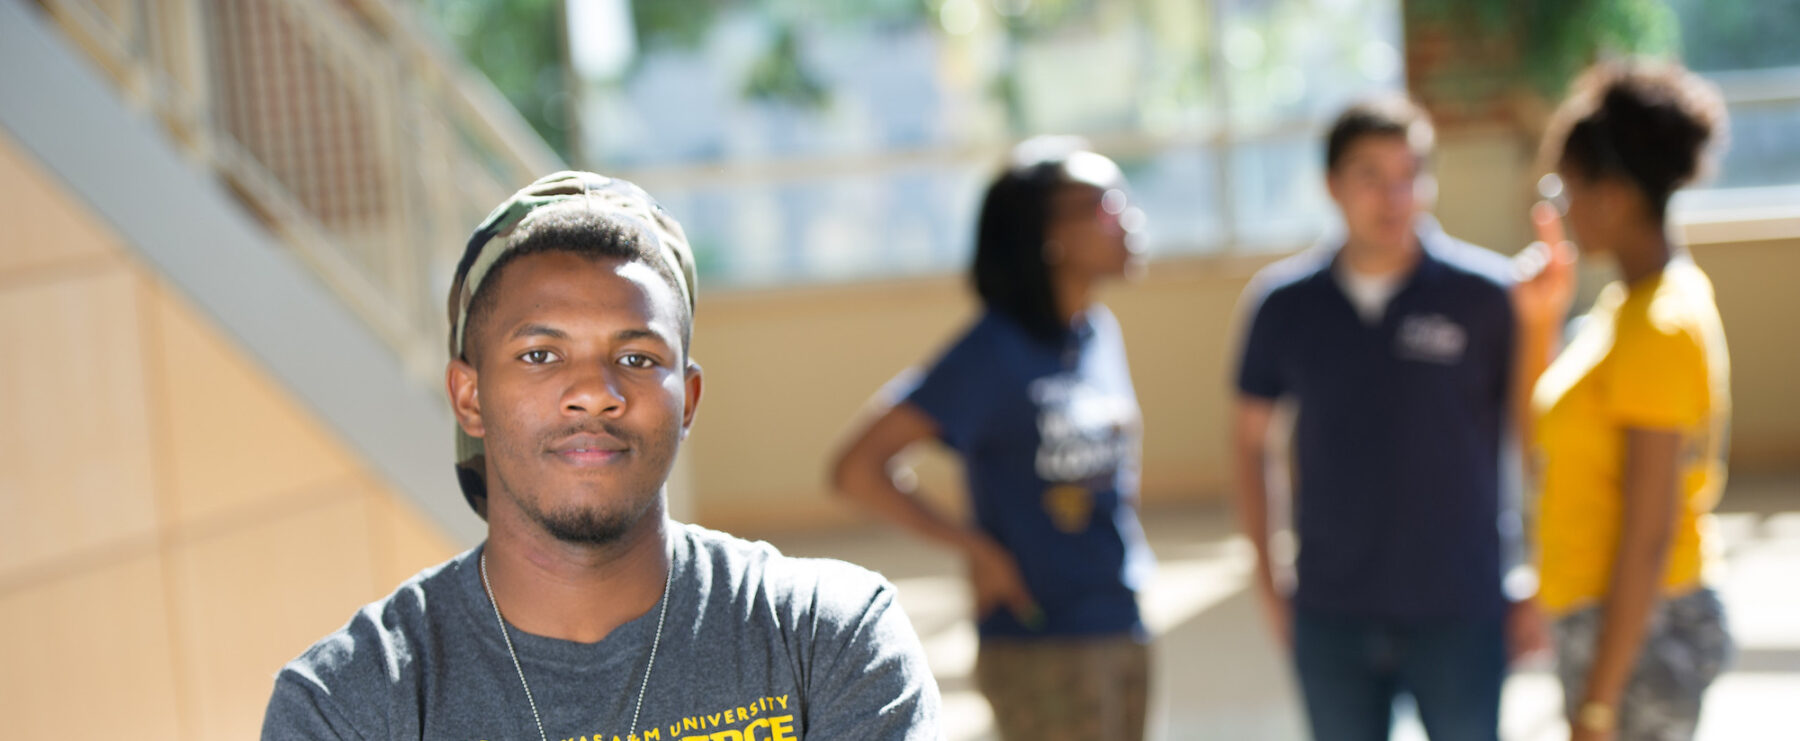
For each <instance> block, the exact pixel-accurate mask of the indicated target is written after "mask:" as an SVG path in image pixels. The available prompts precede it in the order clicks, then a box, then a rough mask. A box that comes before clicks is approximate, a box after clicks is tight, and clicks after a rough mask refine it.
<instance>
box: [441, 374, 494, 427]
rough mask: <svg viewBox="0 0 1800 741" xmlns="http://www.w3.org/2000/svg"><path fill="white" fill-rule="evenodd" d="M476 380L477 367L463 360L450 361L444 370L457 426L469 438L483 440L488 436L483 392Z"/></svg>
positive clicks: (445, 383) (451, 409)
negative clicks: (483, 418) (483, 408)
mask: <svg viewBox="0 0 1800 741" xmlns="http://www.w3.org/2000/svg"><path fill="white" fill-rule="evenodd" d="M475 380H476V374H475V366H473V365H470V364H469V361H467V360H463V359H462V358H457V359H455V360H452V361H450V365H449V366H448V367H446V368H445V369H444V387H445V390H447V391H448V392H449V394H450V411H451V412H453V413H455V414H456V424H457V425H458V426H461V427H462V431H463V432H464V433H465V434H467V435H468V436H469V437H473V438H481V437H485V436H486V435H487V428H486V427H483V426H482V424H481V392H480V390H478V389H477V387H476V383H475Z"/></svg>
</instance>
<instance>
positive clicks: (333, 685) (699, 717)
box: [262, 523, 943, 741]
mask: <svg viewBox="0 0 1800 741" xmlns="http://www.w3.org/2000/svg"><path fill="white" fill-rule="evenodd" d="M670 539H671V540H672V541H674V548H673V551H674V564H673V566H672V568H673V569H674V571H673V576H672V578H673V581H672V582H671V583H670V586H669V597H668V598H669V608H668V618H667V622H666V624H665V626H664V628H663V636H662V643H661V646H660V648H658V650H657V655H656V663H655V666H654V667H653V669H652V671H651V673H650V679H649V686H648V690H647V691H646V692H645V693H644V706H643V716H642V718H641V719H640V720H639V722H638V726H639V727H638V728H630V729H628V728H626V727H625V726H626V725H628V724H630V722H631V714H632V709H633V707H634V706H635V705H636V703H637V698H638V691H639V683H640V682H641V681H642V680H643V678H644V668H645V662H646V661H648V660H649V658H650V656H649V653H650V644H651V640H652V638H654V636H655V632H656V623H657V613H658V611H659V609H660V603H659V604H658V606H656V607H652V608H651V609H650V611H649V612H647V613H645V614H644V615H643V616H641V617H639V618H637V619H635V620H632V621H631V622H628V623H626V624H624V625H621V626H619V627H618V628H617V629H614V630H613V631H612V633H611V634H609V635H607V637H606V638H605V639H603V640H601V641H600V642H598V643H591V644H590V643H575V642H571V641H564V640H558V639H554V638H546V637H542V636H535V635H531V634H528V633H524V632H521V631H519V630H517V629H516V628H513V627H512V626H510V625H509V626H507V630H508V631H509V634H510V635H511V636H512V643H513V647H514V649H516V650H517V652H518V656H519V663H520V665H521V666H522V668H523V670H524V672H525V678H526V680H527V681H529V682H530V685H531V692H532V695H533V697H534V698H535V699H536V701H537V708H538V711H539V713H541V714H542V716H543V722H544V732H545V733H546V734H547V735H548V736H549V737H550V738H551V739H556V740H558V741H562V740H564V739H582V740H583V741H601V740H602V739H604V740H605V741H613V740H614V739H615V738H616V739H618V740H619V741H688V740H691V739H703V740H705V741H752V740H754V741H774V740H775V739H800V738H812V739H939V738H942V737H943V734H942V731H941V730H940V729H939V727H938V704H939V700H938V689H937V683H936V682H935V681H934V680H933V679H932V677H931V672H930V670H929V669H928V668H927V667H926V665H925V655H924V652H923V650H922V649H921V647H920V645H919V639H918V636H917V635H916V634H915V633H914V632H913V629H912V624H911V623H910V622H909V621H908V620H907V619H906V615H905V613H904V612H902V611H901V609H900V605H899V604H898V603H896V602H895V601H894V588H893V586H892V585H891V584H889V583H888V582H887V581H886V580H884V579H882V578H881V577H880V576H879V575H877V574H874V573H872V572H870V571H868V570H865V569H862V568H859V567H856V566H852V565H850V564H846V563H841V562H838V561H828V560H813V559H799V558H789V557H786V556H782V555H781V554H780V553H779V552H777V551H776V550H775V548H774V547H773V546H770V545H768V544H767V543H751V542H749V541H744V540H739V539H737V538H734V537H732V536H730V535H726V534H724V533H720V532H715V531H712V530H707V529H705V528H701V527H698V526H694V525H683V524H679V523H670ZM480 554H481V547H476V548H475V549H474V550H471V551H468V552H466V553H463V554H462V555H459V556H457V557H455V558H453V559H451V560H449V561H448V562H446V563H444V564H441V565H439V566H435V567H432V568H430V569H427V570H425V571H423V572H420V573H419V575H417V576H415V577H413V578H412V579H410V580H408V581H407V582H406V583H404V584H402V585H400V588H399V589H397V590H395V591H394V593H393V594H391V595H389V596H388V597H387V598H385V599H382V600H380V601H377V602H374V603H372V604H370V605H368V606H367V607H364V608H363V609H362V610H361V611H359V612H358V613H357V614H356V616H355V617H353V618H351V620H350V622H349V624H347V625H345V626H344V627H343V628H342V629H340V630H338V631H337V632H336V633H333V634H331V635H329V636H326V637H325V638H324V640H321V641H319V642H318V643H317V644H315V645H313V647H312V648H310V649H308V650H307V651H306V653H304V654H301V656H300V657H299V658H298V659H295V660H294V661H292V662H290V663H289V664H288V665H287V666H286V667H284V668H283V669H282V670H281V673H280V674H279V675H277V676H276V678H275V692H274V696H273V697H271V698H270V700H269V709H268V713H267V715H266V716H265V717H264V719H263V731H262V737H263V739H264V741H288V740H289V739H338V738H342V739H399V738H407V739H432V740H433V741H436V740H438V739H444V740H446V741H499V740H500V739H514V740H528V741H536V739H537V738H538V729H537V726H536V725H535V724H534V723H533V721H532V715H531V708H530V706H529V705H527V703H526V701H525V692H524V690H523V689H522V688H521V686H520V683H519V675H518V672H517V671H515V670H514V668H513V663H512V659H511V658H510V657H509V656H508V655H507V651H506V645H505V644H504V643H502V642H501V639H500V629H499V626H498V625H497V624H496V623H495V621H494V612H493V607H492V606H491V603H490V602H489V601H488V598H487V594H486V592H484V591H483V589H482V586H481V576H480V572H479V568H478V563H479V562H478V558H479V556H480Z"/></svg>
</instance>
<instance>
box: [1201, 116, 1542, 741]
mask: <svg viewBox="0 0 1800 741" xmlns="http://www.w3.org/2000/svg"><path fill="white" fill-rule="evenodd" d="M1432 139H1433V132H1432V128H1431V124H1430V122H1429V121H1428V120H1427V118H1426V116H1425V114H1424V112H1423V111H1422V110H1420V109H1419V108H1418V107H1417V106H1416V105H1414V104H1413V103H1412V102H1411V101H1408V100H1406V99H1404V98H1399V97H1395V98H1388V99H1380V100H1372V101H1368V102H1364V103H1360V104H1358V105H1355V106H1352V107H1351V108H1350V109H1349V110H1347V111H1345V112H1344V114H1343V115H1342V116H1340V117H1339V118H1338V120H1337V122H1336V124H1335V125H1334V126H1333V127H1332V130H1331V133H1330V136H1329V138H1328V141H1327V144H1326V170H1327V173H1326V180H1327V186H1328V187H1329V189H1330V192H1331V197H1332V200H1333V201H1335V202H1336V204H1337V206H1338V208H1339V210H1340V211H1341V212H1342V215H1343V221H1344V226H1345V234H1344V235H1343V237H1342V238H1341V239H1334V240H1330V241H1328V242H1326V243H1323V244H1321V245H1320V246H1319V247H1317V248H1314V249H1312V250H1309V251H1307V252H1304V253H1302V254H1300V255H1297V256H1295V257H1292V258H1289V259H1287V260H1284V261H1282V262H1279V263H1276V264H1274V265H1271V266H1269V267H1268V268H1266V269H1264V270H1263V271H1262V272H1261V273H1259V274H1258V275H1257V277H1256V279H1255V280H1254V281H1253V282H1252V284H1251V285H1250V287H1249V288H1248V289H1247V291H1246V295H1245V306H1246V317H1245V318H1246V320H1247V325H1246V326H1247V331H1246V333H1245V338H1244V343H1243V346H1242V355H1241V357H1240V359H1239V364H1238V375H1237V389H1236V391H1237V400H1236V403H1235V409H1234V417H1235V419H1234V426H1235V429H1234V444H1235V445H1234V447H1235V455H1234V465H1235V469H1236V475H1237V482H1238V486H1237V489H1238V504H1239V508H1240V520H1241V524H1242V525H1243V527H1244V529H1245V531H1246V533H1247V534H1248V535H1249V536H1250V538H1251V541H1252V542H1253V543H1254V544H1255V546H1256V554H1257V569H1256V584H1257V589H1258V591H1259V593H1260V596H1261V597H1262V601H1263V604H1264V605H1265V606H1266V608H1267V614H1268V617H1269V620H1270V624H1271V627H1272V628H1273V630H1274V631H1275V633H1276V635H1277V636H1278V637H1279V638H1280V639H1281V641H1282V642H1283V644H1284V646H1286V647H1288V648H1291V650H1292V654H1293V659H1294V666H1295V669H1296V672H1297V674H1298V677H1299V680H1300V688H1301V691H1302V694H1303V695H1304V697H1305V703H1306V710H1307V715H1308V718H1309V720H1310V723H1311V727H1312V731H1313V736H1314V738H1316V739H1320V741H1337V740H1339V739H1348V740H1357V741H1360V740H1363V739H1369V740H1376V739H1386V738H1388V734H1389V731H1390V728H1391V726H1392V715H1393V711H1392V708H1393V704H1394V700H1395V698H1396V697H1398V696H1399V695H1400V694H1401V693H1407V694H1410V695H1412V696H1413V698H1414V700H1415V701H1416V703H1417V705H1418V708H1419V715H1420V719H1421V720H1422V721H1423V723H1424V726H1425V729H1426V732H1427V733H1428V734H1429V735H1430V737H1431V738H1432V740H1433V741H1459V740H1461V739H1475V740H1479V741H1494V740H1495V739H1496V738H1498V727H1499V708H1500V687H1501V684H1502V681H1503V680H1504V677H1505V673H1506V665H1507V660H1508V646H1509V643H1511V644H1512V645H1513V647H1514V648H1515V649H1523V648H1526V647H1527V644H1536V643H1537V642H1539V640H1540V639H1538V638H1536V637H1529V638H1528V637H1527V635H1526V634H1535V633H1536V632H1537V631H1536V630H1534V629H1533V626H1535V625H1537V623H1536V621H1532V620H1530V619H1529V616H1526V615H1521V616H1520V618H1518V619H1517V620H1516V621H1512V622H1516V624H1517V625H1518V626H1519V627H1518V628H1516V629H1515V630H1516V631H1517V632H1519V633H1520V635H1519V636H1517V637H1515V639H1514V640H1510V641H1509V636H1508V633H1509V630H1508V624H1509V613H1510V612H1511V603H1510V602H1509V601H1508V599H1507V598H1506V596H1505V594H1504V592H1503V590H1502V582H1503V578H1502V576H1503V574H1502V572H1503V571H1504V566H1505V563H1506V562H1507V561H1508V560H1509V559H1508V558H1507V557H1506V555H1505V554H1507V553H1508V551H1510V550H1513V549H1514V548H1515V547H1516V546H1515V544H1516V538H1517V529H1516V528H1510V527H1506V526H1504V525H1503V521H1504V520H1506V519H1508V513H1507V512H1505V511H1504V510H1505V507H1504V506H1503V502H1504V501H1506V500H1508V499H1510V497H1503V496H1502V493H1501V489H1502V486H1501V481H1502V460H1503V458H1504V456H1503V455H1502V442H1503V440H1504V439H1505V434H1506V430H1507V428H1508V421H1509V418H1510V417H1509V414H1510V412H1509V410H1510V408H1511V407H1510V406H1509V395H1510V394H1511V388H1510V386H1511V383H1510V381H1511V376H1512V374H1513V372H1514V371H1513V365H1512V363H1513V360H1512V359H1513V352H1512V347H1513V315H1512V309H1511V305H1510V303H1509V299H1508V296H1507V290H1508V287H1507V284H1508V278H1507V276H1508V275H1509V273H1508V263H1507V261H1506V260H1505V259H1504V258H1502V257H1500V256H1499V255H1497V254H1494V253H1492V252H1489V251H1487V250H1483V249H1481V248H1479V247H1475V246H1473V245H1470V244H1467V243H1464V242H1461V241H1458V240H1456V239H1453V238H1451V237H1450V236H1448V235H1446V234H1444V232H1443V231H1442V230H1441V229H1439V228H1438V226H1437V224H1436V222H1434V221H1433V220H1431V219H1430V217H1428V216H1424V215H1422V210H1423V209H1422V206H1423V205H1424V203H1425V201H1426V200H1427V199H1426V198H1424V197H1422V196H1421V192H1422V191H1425V190H1428V188H1422V187H1420V186H1421V185H1422V184H1424V183H1426V182H1428V176H1426V175H1425V172H1424V171H1425V165H1426V163H1427V161H1428V157H1429V155H1430V152H1431V147H1432ZM1279 401H1291V402H1293V403H1294V404H1295V408H1296V416H1295V417H1294V429H1293V444H1292V450H1293V453H1294V458H1295V460H1294V461H1293V463H1294V466H1293V469H1292V470H1293V472H1294V476H1293V478H1294V486H1293V487H1292V488H1293V491H1292V495H1293V514H1294V523H1293V524H1294V532H1295V534H1296V535H1297V537H1298V544H1299V553H1298V556H1297V558H1296V560H1295V577H1296V583H1295V585H1294V588H1293V589H1292V591H1291V593H1290V592H1289V591H1288V590H1287V589H1284V588H1283V587H1282V586H1280V585H1278V583H1277V579H1276V575H1277V569H1276V567H1275V566H1274V565H1273V564H1272V563H1271V560H1270V548H1269V542H1270V537H1269V536H1270V529H1271V528H1270V521H1269V520H1270V518H1269V515H1268V513H1269V511H1270V507H1269V499H1270V496H1271V494H1272V493H1273V494H1277V495H1278V494H1280V493H1281V492H1272V491H1271V489H1272V488H1273V487H1272V483H1273V482H1272V481H1271V478H1272V477H1269V476H1267V475H1266V473H1267V471H1268V470H1269V469H1270V465H1271V463H1273V464H1275V465H1280V466H1285V465H1286V464H1287V463H1288V462H1287V461H1272V460H1271V458H1270V454H1269V451H1270V448H1269V445H1268V440H1269V431H1270V427H1271V419H1272V418H1273V417H1274V410H1275V407H1276V404H1277V402H1279ZM1277 478H1279V477H1277ZM1503 533H1504V534H1503ZM1521 609H1524V608H1521Z"/></svg>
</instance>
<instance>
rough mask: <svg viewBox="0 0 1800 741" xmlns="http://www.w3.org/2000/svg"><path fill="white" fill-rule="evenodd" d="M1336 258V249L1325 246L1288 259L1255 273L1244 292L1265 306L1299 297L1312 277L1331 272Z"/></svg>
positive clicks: (1278, 261) (1273, 263) (1309, 283)
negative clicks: (1266, 303)
mask: <svg viewBox="0 0 1800 741" xmlns="http://www.w3.org/2000/svg"><path fill="white" fill-rule="evenodd" d="M1336 255H1337V249H1336V248H1334V247H1330V246H1328V245H1327V244H1324V243H1321V244H1319V245H1316V246H1313V247H1309V248H1307V249H1304V250H1301V251H1300V252H1296V253H1294V254H1292V255H1288V256H1287V257H1284V258H1281V259H1280V260H1276V261H1275V262H1272V263H1269V264H1268V265H1265V266H1263V268H1262V269H1261V270H1258V271H1256V275H1255V276H1254V277H1252V278H1251V279H1250V286H1249V289H1248V291H1247V292H1248V293H1249V295H1251V296H1253V297H1256V298H1258V299H1260V300H1262V301H1264V302H1267V301H1270V300H1274V299H1276V298H1278V297H1279V298H1287V297H1292V296H1295V295H1301V294H1303V293H1304V292H1305V291H1306V290H1307V289H1308V288H1309V287H1310V286H1311V285H1313V284H1312V281H1311V279H1312V278H1313V277H1315V276H1317V275H1319V274H1320V273H1322V272H1325V271H1328V270H1330V269H1331V261H1332V259H1333V258H1334V257H1335V256H1336Z"/></svg>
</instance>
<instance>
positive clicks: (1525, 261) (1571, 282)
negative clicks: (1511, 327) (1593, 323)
mask: <svg viewBox="0 0 1800 741" xmlns="http://www.w3.org/2000/svg"><path fill="white" fill-rule="evenodd" d="M1531 224H1532V227H1533V228H1534V229H1535V230H1536V232H1537V238H1538V241H1536V242H1532V243H1531V245H1530V246H1529V247H1526V248H1525V249H1523V250H1520V251H1519V254H1518V255H1517V256H1515V257H1513V272H1514V279H1515V281H1516V282H1515V283H1514V284H1513V290H1512V299H1513V311H1514V312H1515V313H1516V314H1517V315H1518V319H1519V323H1520V324H1521V325H1524V326H1525V327H1526V328H1528V329H1543V328H1547V327H1552V326H1555V325H1556V324H1557V323H1559V322H1561V321H1562V320H1563V318H1564V317H1566V316H1567V315H1568V313H1569V305H1570V303H1572V302H1573V301H1574V300H1575V259H1576V258H1575V245H1573V244H1570V243H1569V240H1568V239H1567V238H1566V237H1565V236H1564V234H1563V226H1562V217H1561V216H1560V215H1558V214H1557V213H1556V207H1555V206H1552V205H1550V204H1549V203H1548V202H1546V201H1539V202H1537V203H1536V204H1535V205H1533V206H1532V207H1531Z"/></svg>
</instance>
